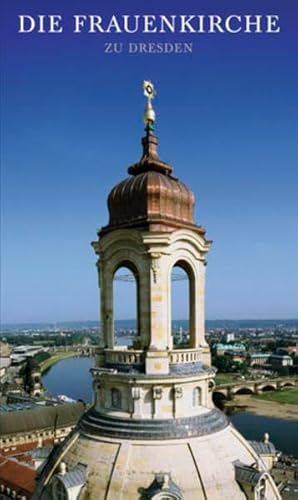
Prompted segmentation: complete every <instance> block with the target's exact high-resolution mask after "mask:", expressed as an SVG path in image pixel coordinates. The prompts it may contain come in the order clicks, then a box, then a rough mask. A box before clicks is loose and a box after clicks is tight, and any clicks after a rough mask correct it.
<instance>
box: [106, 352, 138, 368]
mask: <svg viewBox="0 0 298 500" xmlns="http://www.w3.org/2000/svg"><path fill="white" fill-rule="evenodd" d="M105 360H106V363H110V364H124V365H141V364H143V363H144V351H141V350H133V349H124V348H123V349H121V350H120V349H119V348H117V350H113V349H105Z"/></svg>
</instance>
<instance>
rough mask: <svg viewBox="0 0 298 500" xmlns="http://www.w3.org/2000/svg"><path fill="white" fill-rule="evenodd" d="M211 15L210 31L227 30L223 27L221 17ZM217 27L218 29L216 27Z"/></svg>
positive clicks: (222, 31) (220, 31)
mask: <svg viewBox="0 0 298 500" xmlns="http://www.w3.org/2000/svg"><path fill="white" fill-rule="evenodd" d="M208 17H209V30H208V33H216V31H219V33H224V32H225V30H224V29H223V28H222V26H221V25H220V24H221V21H222V19H221V17H220V16H217V15H210V16H208ZM215 28H216V29H215Z"/></svg>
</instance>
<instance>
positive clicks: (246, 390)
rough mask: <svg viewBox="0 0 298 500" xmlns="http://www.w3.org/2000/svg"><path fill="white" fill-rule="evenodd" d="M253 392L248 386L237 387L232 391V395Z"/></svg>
mask: <svg viewBox="0 0 298 500" xmlns="http://www.w3.org/2000/svg"><path fill="white" fill-rule="evenodd" d="M253 393H254V390H253V388H251V387H248V386H242V387H238V388H237V389H235V390H234V391H233V395H234V396H240V395H241V394H253Z"/></svg>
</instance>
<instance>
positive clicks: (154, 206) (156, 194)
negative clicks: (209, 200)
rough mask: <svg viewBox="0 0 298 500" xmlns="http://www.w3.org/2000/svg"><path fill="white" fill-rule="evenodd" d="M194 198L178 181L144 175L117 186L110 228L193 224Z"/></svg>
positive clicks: (111, 204)
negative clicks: (155, 222) (144, 223)
mask: <svg viewBox="0 0 298 500" xmlns="http://www.w3.org/2000/svg"><path fill="white" fill-rule="evenodd" d="M194 201H195V200H194V195H193V193H192V192H191V191H190V190H189V189H188V188H187V187H186V186H185V184H183V183H182V182H179V181H178V180H176V179H175V178H173V177H171V176H169V175H164V174H161V173H159V172H154V171H149V172H144V173H141V174H139V175H136V176H134V177H128V178H127V179H125V180H124V181H122V182H120V183H119V184H117V185H116V186H115V187H114V188H113V189H112V191H111V193H110V195H109V198H108V207H109V212H110V225H113V226H114V225H121V224H125V223H133V222H140V221H142V220H144V219H146V220H147V221H148V222H149V221H153V220H154V219H173V220H176V221H180V222H188V223H192V222H193V207H194Z"/></svg>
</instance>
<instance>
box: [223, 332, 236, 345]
mask: <svg viewBox="0 0 298 500" xmlns="http://www.w3.org/2000/svg"><path fill="white" fill-rule="evenodd" d="M234 340H235V334H234V333H233V332H230V333H226V334H225V341H226V342H227V343H229V342H234Z"/></svg>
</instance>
